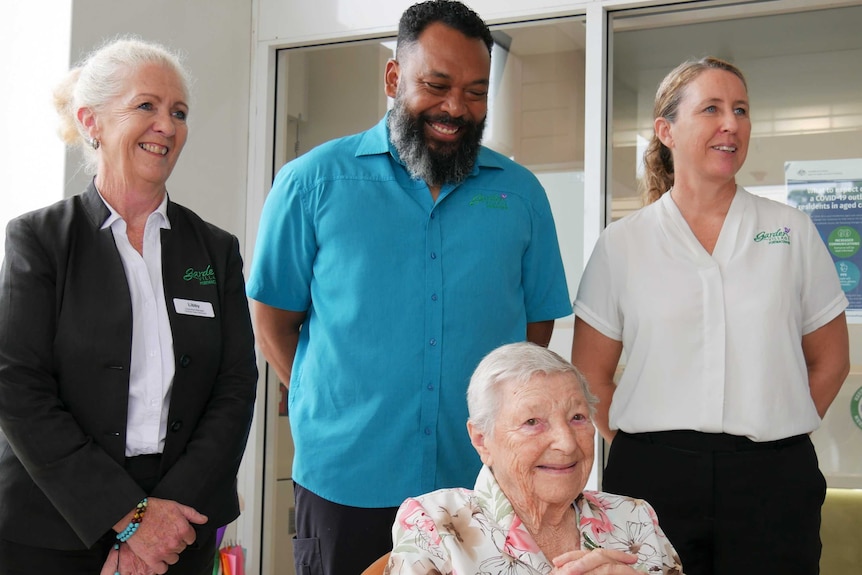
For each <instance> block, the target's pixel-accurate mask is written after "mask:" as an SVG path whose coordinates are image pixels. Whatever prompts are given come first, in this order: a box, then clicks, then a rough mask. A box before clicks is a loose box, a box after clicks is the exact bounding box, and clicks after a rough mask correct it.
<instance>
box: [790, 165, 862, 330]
mask: <svg viewBox="0 0 862 575" xmlns="http://www.w3.org/2000/svg"><path fill="white" fill-rule="evenodd" d="M784 180H785V183H786V186H787V203H788V204H790V205H791V206H794V207H796V208H798V209H800V210H802V211H803V212H805V213H807V214H808V215H809V216H811V220H812V221H813V222H814V225H815V226H817V230H818V231H819V232H820V237H822V238H823V242H824V243H825V244H826V247H827V248H829V254H830V255H831V256H832V261H833V262H835V271H836V272H838V279H839V280H840V281H841V289H843V290H844V294H845V295H846V296H847V299H848V300H849V302H850V305H849V307H848V308H847V321H848V322H849V323H862V285H860V274H862V250H860V243H862V159H848V160H818V161H813V160H811V161H798V162H785V163H784Z"/></svg>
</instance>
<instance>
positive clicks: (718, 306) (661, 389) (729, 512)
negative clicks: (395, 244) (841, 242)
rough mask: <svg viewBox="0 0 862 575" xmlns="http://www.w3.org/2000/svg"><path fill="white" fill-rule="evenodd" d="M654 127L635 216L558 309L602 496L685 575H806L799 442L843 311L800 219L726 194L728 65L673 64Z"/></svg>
mask: <svg viewBox="0 0 862 575" xmlns="http://www.w3.org/2000/svg"><path fill="white" fill-rule="evenodd" d="M654 114H655V124H654V127H655V134H654V137H653V139H652V142H651V143H650V146H649V148H648V149H647V151H646V153H645V156H644V160H645V164H646V176H645V178H644V181H643V183H644V185H645V188H646V189H645V197H646V200H647V204H648V205H647V206H646V207H644V208H643V209H641V210H639V211H638V212H636V213H634V214H632V215H630V216H628V217H626V218H623V219H622V220H620V221H618V222H615V223H613V224H611V225H610V226H608V228H607V229H606V230H605V231H604V233H603V234H602V236H601V238H600V239H599V242H598V244H597V245H596V247H595V250H594V252H593V255H592V256H591V258H590V261H589V264H588V265H587V268H586V270H585V272H584V276H583V279H582V281H581V285H580V287H579V290H578V297H577V299H576V301H575V306H574V307H575V315H576V320H575V335H574V341H573V345H572V362H573V363H575V364H576V365H578V367H579V368H580V369H581V370H582V371H583V373H584V374H585V376H586V377H587V379H588V380H589V381H590V384H591V385H592V387H593V390H594V391H595V393H596V395H598V397H599V399H600V402H599V405H598V413H597V415H596V425H597V426H598V427H599V430H600V431H601V433H602V435H603V436H604V437H605V439H606V440H607V441H613V443H612V446H611V450H610V455H609V460H608V465H607V468H606V470H605V473H604V477H603V485H602V486H603V488H604V489H607V490H609V491H613V492H616V493H622V494H626V495H630V496H632V497H642V498H644V499H647V500H649V501H650V503H652V504H653V505H654V506H655V509H656V511H657V512H658V514H659V516H660V517H661V518H662V526H663V528H664V529H665V531H666V533H667V534H668V537H669V538H670V539H671V540H672V541H673V543H674V545H675V546H676V548H677V550H678V551H679V553H680V557H681V558H682V561H683V563H684V564H685V566H686V573H687V574H688V575H701V574H727V573H740V572H745V573H782V574H784V575H787V574H797V573H798V574H809V573H817V570H818V564H819V557H820V539H819V526H820V507H821V505H822V502H823V498H824V496H825V488H826V485H825V481H824V479H823V476H822V474H821V473H820V471H819V469H818V465H817V457H816V455H815V453H814V448H813V446H812V444H811V441H810V440H809V438H808V434H809V433H810V432H812V431H813V430H815V429H816V428H817V427H818V425H819V423H820V420H821V418H822V417H823V415H824V414H825V412H826V410H827V408H828V407H829V404H830V403H831V402H832V400H833V399H834V398H835V395H836V394H837V393H838V390H839V388H840V386H841V384H842V382H843V381H844V378H845V377H846V376H847V373H848V370H849V345H848V336H847V325H846V320H845V317H844V309H845V308H846V306H847V299H846V297H845V296H844V293H843V292H842V290H841V286H840V284H839V282H838V277H837V274H836V272H835V268H834V264H833V262H832V259H831V257H830V256H829V254H828V252H827V250H826V247H825V246H824V244H823V242H822V240H821V239H820V236H819V234H818V232H817V230H816V228H815V227H814V225H813V224H812V222H811V220H810V219H809V217H808V216H807V215H806V214H804V213H802V212H800V211H798V210H795V209H794V208H791V207H788V206H785V205H783V204H779V203H777V202H773V201H769V200H766V199H762V198H759V197H756V196H753V195H751V194H749V193H748V192H747V191H745V190H744V189H743V188H741V187H739V186H737V185H736V174H737V172H738V171H739V169H740V168H741V167H742V164H743V162H744V161H745V157H746V153H747V151H748V144H749V137H750V134H751V119H750V117H749V101H748V91H747V86H746V82H745V79H744V77H743V75H742V73H741V72H740V71H739V70H738V69H737V68H736V67H735V66H733V65H731V64H729V63H727V62H724V61H722V60H719V59H716V58H704V59H701V60H693V61H688V62H684V63H683V64H681V65H680V66H678V67H677V68H676V69H674V70H673V71H671V72H670V73H669V74H668V76H667V77H666V78H665V79H664V81H663V82H662V83H661V85H660V86H659V88H658V92H657V94H656V102H655V110H654ZM623 350H625V352H626V367H625V370H624V371H623V373H622V376H621V377H620V379H619V383H618V384H615V383H614V375H615V371H616V369H617V365H618V362H619V359H620V357H621V354H622V352H623Z"/></svg>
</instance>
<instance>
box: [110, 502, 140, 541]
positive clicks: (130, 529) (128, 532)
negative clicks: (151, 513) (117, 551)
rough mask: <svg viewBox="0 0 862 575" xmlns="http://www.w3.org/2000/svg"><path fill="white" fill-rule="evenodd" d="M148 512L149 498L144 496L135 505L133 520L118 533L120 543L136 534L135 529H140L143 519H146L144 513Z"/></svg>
mask: <svg viewBox="0 0 862 575" xmlns="http://www.w3.org/2000/svg"><path fill="white" fill-rule="evenodd" d="M146 512H147V498H146V497H144V498H143V499H141V502H140V503H138V505H137V506H136V507H135V515H134V516H133V517H132V520H131V521H130V522H129V524H128V525H127V526H126V528H125V529H123V530H122V531H121V532H120V533H117V540H118V541H119V542H120V543H125V542H126V541H128V540H129V537H131V536H132V535H134V534H135V531H137V530H138V527H140V525H141V521H142V520H143V519H144V513H146Z"/></svg>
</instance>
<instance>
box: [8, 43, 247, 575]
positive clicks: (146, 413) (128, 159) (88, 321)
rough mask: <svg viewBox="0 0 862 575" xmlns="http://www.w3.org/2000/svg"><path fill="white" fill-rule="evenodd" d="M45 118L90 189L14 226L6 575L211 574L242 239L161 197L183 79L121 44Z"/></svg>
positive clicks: (239, 328)
mask: <svg viewBox="0 0 862 575" xmlns="http://www.w3.org/2000/svg"><path fill="white" fill-rule="evenodd" d="M55 101H56V104H57V108H58V111H59V112H60V114H61V118H62V119H63V121H64V124H65V131H64V139H65V140H66V141H67V143H70V144H74V143H78V144H81V145H82V147H84V148H85V149H86V151H87V161H88V163H89V166H90V167H91V168H92V169H93V171H94V172H95V177H94V179H93V181H92V183H91V184H90V186H89V187H88V189H87V190H86V191H85V192H84V193H83V194H81V195H79V196H75V197H72V198H69V199H66V200H63V201H60V202H58V203H56V204H54V205H52V206H49V207H47V208H44V209H41V210H38V211H36V212H32V213H29V214H25V215H23V216H21V217H19V218H17V219H15V220H13V221H12V222H10V224H9V226H8V228H7V239H6V255H5V259H4V262H3V266H2V270H0V573H3V574H4V575H10V574H19V573H20V574H24V573H27V574H32V573H40V574H54V573H57V574H61V573H62V574H64V575H68V574H81V575H83V574H87V575H92V574H94V573H99V572H100V571H101V572H102V573H108V574H113V573H121V574H122V575H127V574H152V573H165V572H168V573H170V574H172V575H174V574H196V575H197V574H203V573H211V572H212V565H213V559H214V556H215V551H216V549H215V532H216V529H217V528H218V527H220V526H222V525H225V524H227V523H229V522H230V521H232V520H233V519H235V518H236V517H237V515H238V514H239V505H238V498H237V492H236V473H237V469H238V467H239V463H240V459H241V457H242V453H243V450H244V449H245V444H246V440H247V437H248V432H249V427H250V425H251V419H252V409H253V404H254V398H255V390H256V386H257V368H256V361H255V354H254V341H253V335H252V328H251V321H250V319H249V312H248V303H247V299H246V296H245V289H244V281H243V276H242V260H241V258H240V253H239V244H238V242H237V239H236V238H235V237H234V236H232V235H230V234H229V233H227V232H225V231H223V230H220V229H218V228H216V227H215V226H212V225H210V224H208V223H206V222H204V221H203V220H201V219H200V218H199V217H198V216H197V215H195V214H194V213H193V212H191V211H190V210H188V209H186V208H184V207H182V206H180V205H177V204H175V203H173V202H171V201H170V200H169V199H168V197H167V189H166V187H165V182H166V181H167V179H168V176H170V174H171V171H172V169H173V167H174V165H175V164H176V161H177V159H178V157H179V155H180V152H181V151H182V148H183V144H184V143H185V140H186V135H187V132H188V126H187V124H186V118H187V115H188V112H189V109H188V101H189V94H188V80H187V74H186V72H185V70H184V69H183V67H182V65H181V64H180V62H179V60H178V58H177V57H176V56H175V55H174V54H173V53H171V52H170V51H168V50H167V49H165V48H164V47H161V46H159V45H156V44H151V43H147V42H143V41H140V40H136V39H122V40H118V41H115V42H113V43H111V44H108V45H106V46H105V47H103V48H101V49H99V50H97V51H96V52H94V53H93V54H92V55H91V56H89V57H88V58H87V59H86V60H85V61H84V63H83V64H82V65H81V66H80V67H78V68H75V69H74V70H72V71H71V72H70V74H69V77H68V79H67V80H66V81H65V82H64V83H63V84H62V85H61V86H60V88H58V90H57V92H56V94H55Z"/></svg>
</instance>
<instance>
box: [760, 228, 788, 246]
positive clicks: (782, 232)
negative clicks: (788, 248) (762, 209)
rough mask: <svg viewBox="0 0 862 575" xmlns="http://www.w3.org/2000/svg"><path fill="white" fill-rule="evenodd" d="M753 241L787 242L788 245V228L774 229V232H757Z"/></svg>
mask: <svg viewBox="0 0 862 575" xmlns="http://www.w3.org/2000/svg"><path fill="white" fill-rule="evenodd" d="M754 241H755V242H757V243H759V242H766V243H767V244H770V245H772V244H787V245H790V228H787V227H785V228H783V229H778V230H775V231H774V232H758V233H757V235H756V236H754Z"/></svg>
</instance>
